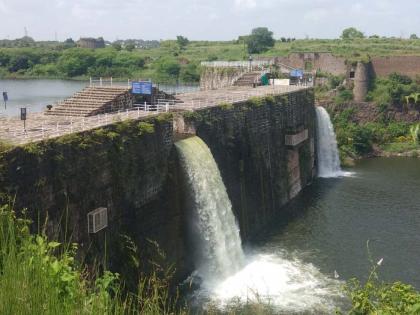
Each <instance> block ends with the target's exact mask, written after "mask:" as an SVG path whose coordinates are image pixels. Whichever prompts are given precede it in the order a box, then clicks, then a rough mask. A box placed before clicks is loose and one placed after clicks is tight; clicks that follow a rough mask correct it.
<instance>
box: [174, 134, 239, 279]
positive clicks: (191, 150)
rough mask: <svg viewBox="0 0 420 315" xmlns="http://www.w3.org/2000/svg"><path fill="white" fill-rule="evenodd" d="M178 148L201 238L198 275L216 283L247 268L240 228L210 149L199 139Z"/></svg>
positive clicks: (189, 140)
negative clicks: (244, 267)
mask: <svg viewBox="0 0 420 315" xmlns="http://www.w3.org/2000/svg"><path fill="white" fill-rule="evenodd" d="M175 145H176V147H177V149H178V152H179V153H180V157H181V163H182V166H183V168H184V170H185V172H186V175H187V180H188V184H189V188H190V190H191V192H192V194H191V198H192V203H193V206H192V208H193V210H194V213H193V220H192V221H193V222H192V224H193V225H194V230H195V231H196V234H197V236H198V237H199V238H200V242H199V246H200V253H199V266H198V272H199V274H200V276H201V277H202V278H203V280H204V283H206V284H210V283H214V282H215V281H218V280H221V279H224V278H225V277H227V276H228V275H231V274H233V273H235V272H237V271H238V270H239V269H240V268H242V267H243V263H244V254H243V251H242V245H241V237H240V234H239V228H238V225H237V223H236V220H235V216H234V215H233V212H232V205H231V203H230V200H229V197H228V194H227V192H226V188H225V185H224V184H223V180H222V177H221V175H220V172H219V168H218V167H217V164H216V161H215V160H214V158H213V155H212V154H211V152H210V149H209V148H208V147H207V145H206V144H205V143H204V142H203V141H202V140H201V139H200V138H198V137H191V138H188V139H185V140H181V141H178V142H176V144H175Z"/></svg>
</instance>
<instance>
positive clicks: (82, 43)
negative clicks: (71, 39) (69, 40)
mask: <svg viewBox="0 0 420 315" xmlns="http://www.w3.org/2000/svg"><path fill="white" fill-rule="evenodd" d="M77 46H78V47H81V48H91V49H96V48H105V41H104V39H103V38H102V37H99V38H80V39H79V40H78V42H77Z"/></svg>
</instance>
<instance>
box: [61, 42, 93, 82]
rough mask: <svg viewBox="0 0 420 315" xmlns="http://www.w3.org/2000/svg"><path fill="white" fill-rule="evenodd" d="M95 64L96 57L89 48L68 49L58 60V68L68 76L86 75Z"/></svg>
mask: <svg viewBox="0 0 420 315" xmlns="http://www.w3.org/2000/svg"><path fill="white" fill-rule="evenodd" d="M94 64H95V57H94V54H93V52H92V51H91V50H89V49H79V48H71V49H67V50H66V51H64V53H63V55H62V56H61V57H60V59H59V60H58V68H59V69H60V71H61V72H62V73H63V74H64V75H66V76H68V77H75V76H78V75H84V74H86V73H87V70H88V68H89V67H91V66H94Z"/></svg>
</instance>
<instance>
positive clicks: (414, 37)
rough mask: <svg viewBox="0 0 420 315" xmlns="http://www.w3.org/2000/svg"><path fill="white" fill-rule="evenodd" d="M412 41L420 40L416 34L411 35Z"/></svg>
mask: <svg viewBox="0 0 420 315" xmlns="http://www.w3.org/2000/svg"><path fill="white" fill-rule="evenodd" d="M410 39H419V38H418V37H417V35H416V34H411V35H410Z"/></svg>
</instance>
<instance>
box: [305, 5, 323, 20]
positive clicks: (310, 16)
mask: <svg viewBox="0 0 420 315" xmlns="http://www.w3.org/2000/svg"><path fill="white" fill-rule="evenodd" d="M327 17H328V11H327V10H326V9H321V8H316V9H312V10H309V11H307V12H306V13H305V14H304V15H303V18H304V19H305V20H307V21H312V22H319V21H322V20H324V19H326V18H327Z"/></svg>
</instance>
